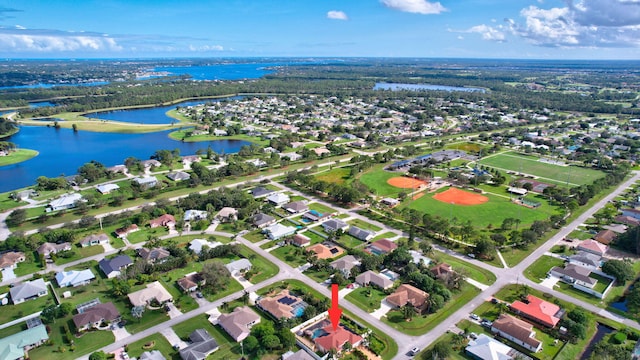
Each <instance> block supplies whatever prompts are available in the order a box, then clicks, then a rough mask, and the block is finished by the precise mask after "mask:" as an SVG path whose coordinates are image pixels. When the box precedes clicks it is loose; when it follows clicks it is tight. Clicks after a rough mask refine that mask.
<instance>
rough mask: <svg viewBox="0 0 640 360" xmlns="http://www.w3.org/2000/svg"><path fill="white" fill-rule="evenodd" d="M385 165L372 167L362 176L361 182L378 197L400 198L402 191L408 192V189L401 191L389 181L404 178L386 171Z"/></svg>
mask: <svg viewBox="0 0 640 360" xmlns="http://www.w3.org/2000/svg"><path fill="white" fill-rule="evenodd" d="M384 166H385V165H384V164H380V165H376V166H373V167H371V169H369V170H368V171H367V172H365V173H364V174H362V175H360V178H359V179H360V181H361V182H362V183H363V184H365V185H366V186H368V187H369V189H371V192H372V193H373V194H374V195H376V196H384V197H386V196H391V197H395V196H398V193H400V192H401V191H407V189H400V188H397V187H395V186H391V185H389V184H387V180H389V179H391V178H393V177H397V176H402V174H400V173H396V172H390V171H386V170H384V169H383V168H384Z"/></svg>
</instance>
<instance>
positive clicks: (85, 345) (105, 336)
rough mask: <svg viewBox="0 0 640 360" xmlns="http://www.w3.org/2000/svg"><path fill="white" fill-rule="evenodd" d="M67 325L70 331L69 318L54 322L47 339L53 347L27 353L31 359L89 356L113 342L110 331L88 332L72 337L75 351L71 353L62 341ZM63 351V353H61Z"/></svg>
mask: <svg viewBox="0 0 640 360" xmlns="http://www.w3.org/2000/svg"><path fill="white" fill-rule="evenodd" d="M65 322H66V323H67V324H68V325H69V328H70V329H73V321H72V320H71V316H67V317H65V318H63V319H60V320H56V322H55V323H54V324H52V325H50V327H51V333H50V334H49V339H50V340H51V341H52V343H53V345H51V346H48V345H42V346H40V347H38V348H36V349H33V350H30V351H29V358H31V359H47V360H49V359H53V360H71V359H76V358H78V357H80V356H81V355H86V354H90V353H92V352H94V351H96V350H98V349H100V348H102V347H104V346H107V345H109V344H111V343H113V342H114V340H115V338H114V336H113V333H111V331H90V332H87V333H85V334H83V335H82V336H80V337H74V339H73V341H74V346H75V351H71V344H69V343H67V342H66V341H65V340H64V331H63V330H62V325H63V323H65ZM61 349H64V351H61Z"/></svg>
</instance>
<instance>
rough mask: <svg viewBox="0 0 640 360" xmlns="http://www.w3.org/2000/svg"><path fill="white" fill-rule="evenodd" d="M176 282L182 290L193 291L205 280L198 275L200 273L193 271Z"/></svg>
mask: <svg viewBox="0 0 640 360" xmlns="http://www.w3.org/2000/svg"><path fill="white" fill-rule="evenodd" d="M177 283H178V286H180V288H181V289H182V291H184V292H194V291H196V290H198V286H201V285H204V283H205V280H204V278H203V277H202V275H200V273H197V272H193V273H190V274H187V275H185V276H184V277H183V278H180V279H178V281H177Z"/></svg>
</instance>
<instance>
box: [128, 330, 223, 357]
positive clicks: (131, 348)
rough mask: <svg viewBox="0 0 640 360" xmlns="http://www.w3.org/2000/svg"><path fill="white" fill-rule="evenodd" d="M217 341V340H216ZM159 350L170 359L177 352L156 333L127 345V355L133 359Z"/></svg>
mask: <svg viewBox="0 0 640 360" xmlns="http://www.w3.org/2000/svg"><path fill="white" fill-rule="evenodd" d="M216 340H217V339H216ZM153 350H158V351H160V352H161V353H162V355H164V356H165V357H168V358H169V359H171V358H173V356H174V355H176V354H177V352H176V351H175V350H174V349H173V347H172V346H171V344H170V343H169V341H167V339H165V337H164V336H162V334H159V333H155V334H153V335H151V336H147V337H146V338H144V339H141V340H138V341H136V342H133V343H131V344H128V345H127V354H129V356H130V357H132V358H136V359H137V358H139V357H140V355H141V354H142V353H143V352H145V351H153Z"/></svg>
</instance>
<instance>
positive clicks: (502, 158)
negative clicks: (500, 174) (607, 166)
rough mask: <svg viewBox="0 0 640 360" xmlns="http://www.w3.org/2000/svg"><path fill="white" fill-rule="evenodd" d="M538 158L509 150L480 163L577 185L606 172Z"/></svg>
mask: <svg viewBox="0 0 640 360" xmlns="http://www.w3.org/2000/svg"><path fill="white" fill-rule="evenodd" d="M538 160H539V158H538V157H536V156H528V155H522V154H518V153H515V152H507V153H504V154H499V155H496V156H491V157H489V158H485V159H482V160H480V161H479V163H480V164H481V165H487V166H492V167H497V168H501V169H505V170H511V171H516V172H522V173H525V174H531V175H535V176H540V177H543V178H547V179H552V180H555V181H557V182H560V183H566V182H567V181H568V182H569V183H570V184H577V185H583V184H591V183H592V182H593V181H594V180H596V179H598V178H601V177H604V173H603V172H601V171H598V170H593V169H587V168H583V167H578V166H559V165H553V164H548V163H544V162H541V161H538Z"/></svg>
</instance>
